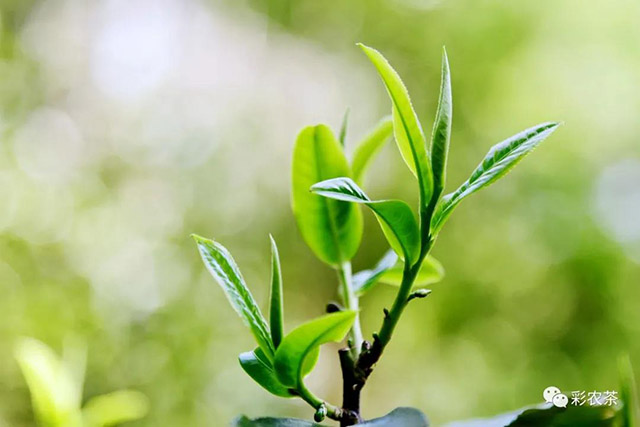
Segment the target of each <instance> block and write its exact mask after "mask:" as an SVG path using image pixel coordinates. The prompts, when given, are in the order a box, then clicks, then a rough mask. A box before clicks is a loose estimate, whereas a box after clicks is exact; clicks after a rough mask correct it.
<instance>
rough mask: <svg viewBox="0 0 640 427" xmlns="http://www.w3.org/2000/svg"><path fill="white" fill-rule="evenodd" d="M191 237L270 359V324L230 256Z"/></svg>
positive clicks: (209, 242) (221, 248)
mask: <svg viewBox="0 0 640 427" xmlns="http://www.w3.org/2000/svg"><path fill="white" fill-rule="evenodd" d="M193 238H194V239H195V241H196V244H197V245H198V250H199V251H200V256H201V257H202V261H204V265H205V266H206V267H207V270H209V273H211V275H212V276H213V278H214V279H215V280H216V282H218V284H219V285H220V287H222V290H223V291H224V293H225V295H226V296H227V299H228V300H229V302H230V303H231V306H232V307H233V309H234V310H235V311H236V312H237V313H238V314H239V315H240V317H241V318H242V320H244V322H245V324H246V325H247V326H249V329H250V330H251V333H252V334H253V336H254V337H255V339H256V341H257V343H258V345H259V346H260V348H261V349H262V350H263V351H264V353H265V354H266V355H267V357H269V358H270V359H272V358H273V354H274V353H275V348H274V345H273V342H272V341H271V333H270V331H269V326H268V325H267V321H266V320H265V318H264V317H263V316H262V313H261V311H260V307H258V304H257V303H256V301H255V299H254V298H253V295H251V292H250V291H249V288H248V287H247V284H246V283H245V281H244V278H243V277H242V274H241V273H240V269H239V268H238V265H237V264H236V262H235V261H234V259H233V257H232V256H231V254H230V253H229V251H228V250H227V249H226V248H225V247H224V246H222V245H221V244H219V243H217V242H214V241H213V240H209V239H205V238H204V237H200V236H195V235H194V236H193Z"/></svg>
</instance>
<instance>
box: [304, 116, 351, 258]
mask: <svg viewBox="0 0 640 427" xmlns="http://www.w3.org/2000/svg"><path fill="white" fill-rule="evenodd" d="M350 174H351V170H350V168H349V164H348V163H347V159H346V158H345V156H344V153H343V152H342V148H341V147H340V143H339V142H338V141H337V140H336V138H335V137H334V136H333V133H332V132H331V130H330V129H329V128H328V127H327V126H324V125H318V126H311V127H307V128H305V129H303V130H302V132H300V134H299V135H298V139H297V140H296V144H295V148H294V150H293V166H292V191H291V196H292V207H293V213H294V215H295V217H296V221H297V223H298V228H299V229H300V233H301V234H302V237H303V238H304V240H305V242H306V243H307V245H309V247H310V248H311V249H312V250H313V252H314V253H315V254H316V256H317V257H318V258H320V259H321V260H322V261H324V262H326V263H327V264H330V265H338V264H340V263H342V262H344V261H348V260H350V259H351V258H352V257H353V256H354V255H355V253H356V252H357V250H358V247H359V246H360V239H361V238H362V213H361V212H360V209H358V207H357V206H354V205H352V204H350V203H345V202H341V201H336V200H328V199H323V198H321V197H316V196H315V195H313V194H311V193H309V187H311V186H312V185H313V184H315V183H316V182H318V181H322V180H325V179H329V178H335V177H338V176H349V175H350Z"/></svg>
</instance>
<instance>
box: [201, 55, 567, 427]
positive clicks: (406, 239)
mask: <svg viewBox="0 0 640 427" xmlns="http://www.w3.org/2000/svg"><path fill="white" fill-rule="evenodd" d="M360 47H361V48H362V50H363V51H364V53H365V54H366V55H367V57H368V58H369V59H370V61H371V62H372V63H373V65H374V67H375V68H376V70H377V72H378V74H379V75H380V77H381V79H382V82H383V83H384V86H385V88H386V89H387V93H388V94H389V98H390V100H391V111H390V112H391V116H390V117H386V118H384V119H382V120H381V121H380V122H379V123H378V125H377V126H376V127H375V128H374V129H373V130H372V131H371V132H370V133H368V134H367V135H366V136H365V138H364V139H363V140H362V141H361V142H360V143H359V144H358V145H357V148H356V149H355V151H354V155H353V158H352V160H351V162H349V161H348V159H347V156H346V154H345V145H348V144H347V142H346V135H347V121H348V111H347V114H345V116H344V119H343V121H342V126H341V129H340V133H339V138H338V139H337V138H336V137H335V136H334V134H333V132H332V131H331V129H329V127H328V126H326V125H316V126H309V127H306V128H304V129H303V130H302V131H301V132H300V134H299V135H298V138H297V139H296V142H295V146H294V150H293V161H292V183H291V184H292V187H291V200H292V208H293V213H294V216H295V218H296V222H297V224H298V228H299V229H300V233H301V234H302V237H303V238H304V240H305V242H306V243H307V245H308V246H309V248H310V249H311V250H312V251H313V252H314V253H315V255H316V256H317V257H318V258H319V259H320V260H321V261H323V262H324V263H326V264H328V265H329V266H330V267H331V268H333V269H335V271H336V273H337V277H338V283H339V287H338V295H339V297H340V298H341V303H342V306H343V307H344V308H342V307H340V306H339V305H337V304H333V303H332V304H330V305H329V306H328V307H327V311H329V312H330V313H331V314H327V315H325V316H322V317H318V318H316V319H314V320H310V321H308V322H306V323H304V324H302V325H301V326H298V327H297V328H295V329H294V330H293V331H292V332H290V333H289V334H287V335H285V334H284V326H283V323H284V321H283V319H284V315H283V302H282V272H281V266H280V260H279V257H278V251H277V247H276V244H275V241H274V240H273V238H272V239H271V244H272V254H271V297H270V308H269V313H270V316H269V318H270V325H267V323H266V321H265V320H264V318H263V317H262V315H261V314H260V309H259V308H258V306H257V304H256V302H255V301H254V300H253V297H252V296H251V293H250V292H249V289H248V287H247V285H246V284H245V283H244V279H242V276H241V274H240V271H239V269H238V267H237V266H236V264H235V262H234V261H233V258H232V257H231V255H230V254H229V252H228V251H227V250H226V249H225V248H224V247H222V246H221V245H219V244H218V243H215V242H213V241H210V240H207V239H203V238H200V237H196V241H197V243H198V247H199V249H200V253H201V255H202V259H203V261H204V262H205V264H206V265H207V268H208V269H209V271H210V272H211V274H212V275H213V276H214V278H215V279H216V280H217V281H218V283H220V285H221V286H222V288H223V290H224V291H225V293H226V294H227V297H228V298H229V301H230V302H231V304H232V306H233V307H234V309H235V310H236V311H237V312H238V313H239V314H240V315H241V317H242V318H243V319H244V320H245V322H246V323H247V324H248V325H249V326H250V328H251V331H252V332H253V334H254V336H255V338H256V341H257V343H258V346H259V347H258V348H257V349H255V350H253V351H249V352H246V353H242V354H241V355H240V357H239V361H240V365H241V366H242V368H243V369H244V370H245V372H246V373H247V374H248V375H249V376H250V377H251V378H253V379H254V380H255V381H256V382H257V383H258V384H260V385H261V386H262V387H263V388H265V389H266V390H267V391H269V392H271V393H272V394H274V395H277V396H281V397H292V396H298V397H300V398H302V399H304V400H305V401H306V402H307V403H309V404H310V405H311V406H313V407H314V408H315V410H316V412H315V419H316V420H317V421H321V420H322V419H323V418H324V417H325V416H327V417H329V418H331V419H333V420H337V421H340V424H341V426H349V425H353V424H356V423H359V422H360V421H361V420H362V419H361V415H360V392H361V390H362V388H363V387H364V385H365V384H366V382H367V379H368V378H369V375H370V374H371V372H372V371H373V369H374V367H375V366H376V364H377V362H378V361H379V359H380V357H381V356H382V353H383V351H384V349H385V347H386V346H387V345H388V344H389V342H390V340H391V338H392V336H393V333H394V330H395V327H396V325H397V324H398V321H399V319H400V316H401V315H402V313H403V311H404V309H405V307H406V306H407V304H408V303H409V302H410V301H413V300H418V299H421V298H424V297H426V296H427V295H429V294H430V293H431V290H429V289H424V288H421V287H423V286H428V285H431V284H434V283H437V282H439V281H441V280H442V279H443V277H444V268H443V267H442V265H441V264H440V262H438V261H437V260H436V259H435V258H433V257H432V256H431V255H430V254H429V252H430V250H431V248H432V246H433V244H434V243H435V240H436V237H437V235H438V233H439V232H440V230H441V229H442V226H443V225H444V223H445V222H446V220H447V219H448V218H449V216H450V215H451V213H452V212H453V210H454V208H455V207H456V206H457V205H458V204H459V203H460V202H461V201H462V200H463V199H464V198H466V197H467V196H469V195H471V194H473V193H474V192H476V191H478V190H480V189H482V188H484V187H486V186H488V185H490V184H491V183H492V182H495V181H496V180H498V179H499V178H501V177H502V176H504V175H505V174H506V173H507V172H508V171H509V170H510V169H511V168H513V166H515V165H516V163H517V162H519V161H520V160H521V159H522V158H523V157H524V156H525V155H527V154H528V153H529V152H531V151H532V150H533V149H534V148H535V147H536V146H537V145H539V144H540V143H541V142H542V141H543V140H544V139H546V138H547V137H548V136H549V135H550V134H551V133H552V132H553V131H555V130H556V128H557V127H558V124H557V123H543V124H540V125H538V126H535V127H533V128H530V129H527V130H525V131H523V132H521V133H519V134H516V135H514V136H513V137H511V138H508V139H507V140H505V141H504V142H501V143H499V144H497V145H496V146H494V147H493V148H492V149H491V150H490V151H489V153H488V154H487V156H486V157H485V159H484V160H483V161H482V162H481V163H480V165H479V166H478V167H477V168H476V169H475V170H474V171H473V173H472V174H471V177H470V178H469V179H468V180H467V181H466V182H465V183H463V184H462V185H461V186H460V187H459V188H458V189H457V190H456V191H454V192H453V193H450V194H448V195H446V196H444V197H442V194H443V192H444V187H445V183H446V169H447V157H448V152H449V143H450V139H451V126H452V119H453V100H452V95H451V93H452V92H451V75H450V70H449V61H448V58H447V54H446V52H445V51H444V50H443V53H442V78H441V82H440V97H439V101H438V109H437V112H436V116H435V120H434V123H433V131H432V135H431V139H430V143H429V146H428V147H427V141H426V138H425V136H424V133H423V131H422V125H421V124H420V121H419V119H418V116H417V114H416V112H415V111H414V109H413V106H412V104H411V100H410V98H409V93H408V91H407V89H406V87H405V85H404V84H403V83H402V80H401V79H400V76H399V74H398V73H397V72H396V71H395V70H394V69H393V67H391V65H390V64H389V62H388V61H387V60H386V59H385V58H384V57H383V56H382V54H381V53H380V52H378V51H377V50H375V49H372V48H370V47H367V46H364V45H360ZM392 134H393V135H394V136H395V140H396V143H397V146H398V149H399V151H400V155H401V156H402V158H403V159H404V161H405V163H406V164H407V166H408V168H409V169H410V170H411V172H412V173H413V174H414V175H415V176H416V177H417V179H418V190H419V191H418V198H419V203H418V206H417V209H416V210H417V213H418V219H419V220H418V221H416V215H415V213H414V211H413V210H412V208H411V207H410V206H409V205H408V204H407V203H405V202H404V201H401V200H379V201H377V200H371V199H370V198H369V196H367V194H366V193H365V191H364V190H363V189H362V188H361V187H360V185H361V184H362V182H363V175H364V172H365V170H366V169H367V167H368V166H369V165H370V164H371V161H372V159H373V158H374V156H375V155H376V153H378V152H379V151H380V148H381V147H382V146H383V144H384V143H385V142H386V141H387V140H388V139H389V137H390V136H391V135H392ZM360 205H364V206H366V207H367V208H369V209H370V210H371V211H372V212H373V213H374V214H375V216H376V219H377V220H378V222H379V224H380V228H381V229H382V232H383V233H384V235H385V237H386V238H387V241H388V242H389V246H390V247H391V249H390V250H389V251H388V252H387V253H386V254H385V255H384V256H383V257H382V259H381V260H380V261H379V262H378V263H377V264H376V265H375V266H374V267H372V268H371V269H365V270H362V271H360V272H358V273H356V274H354V275H352V272H351V269H352V267H351V259H352V258H353V257H354V256H355V254H356V252H357V251H358V248H359V246H360V242H361V237H362V231H363V225H362V217H361V215H362V214H361V212H360ZM377 283H387V284H390V285H393V286H397V287H398V290H397V294H396V297H395V299H394V301H393V303H392V305H391V306H390V308H389V309H386V308H385V309H384V317H383V320H382V325H381V326H380V328H379V329H377V332H376V333H375V334H373V336H372V338H371V339H370V340H366V339H365V337H364V336H363V334H362V331H361V327H360V320H359V315H358V312H359V310H360V308H359V307H360V305H359V304H360V303H359V298H360V297H361V296H363V295H364V294H365V293H367V292H370V291H371V290H372V289H373V288H374V287H375V285H376V284H377ZM416 288H421V289H416ZM347 335H348V340H347V344H346V347H345V348H343V349H341V350H340V351H339V359H340V366H341V369H342V381H343V392H344V397H343V403H342V407H339V406H336V405H331V404H330V403H328V402H326V401H324V400H322V399H320V398H318V397H316V396H315V395H314V394H313V393H312V392H311V391H310V390H309V389H307V387H306V385H305V383H304V377H305V376H306V375H307V374H308V373H309V372H311V370H312V369H313V367H314V366H315V363H316V361H317V358H318V354H319V346H320V345H322V344H324V343H327V342H333V341H335V342H340V341H342V340H343V339H344V338H345V336H347ZM398 414H399V413H398ZM398 414H395V415H394V414H393V413H392V414H390V415H389V417H385V418H384V419H380V420H381V421H380V424H379V425H381V426H384V425H397V422H402V421H398V420H405V421H406V419H408V418H405V415H408V414H409V412H407V413H403V415H402V416H400V415H398ZM412 415H413V414H412ZM387 421H388V422H389V424H387ZM249 422H250V421H249ZM287 422H288V421H283V424H281V425H286V423H287ZM416 422H417V423H419V424H416V425H421V426H423V425H426V421H425V420H424V418H423V417H418V418H416ZM394 423H396V424H394ZM247 425H253V424H247ZM276 425H280V424H277V423H276ZM376 425H378V424H376Z"/></svg>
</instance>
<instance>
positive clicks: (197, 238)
mask: <svg viewBox="0 0 640 427" xmlns="http://www.w3.org/2000/svg"><path fill="white" fill-rule="evenodd" d="M189 237H191V238H192V239H193V240H194V241H195V242H196V243H205V242H206V241H207V240H208V239H207V238H205V237H202V236H200V235H198V234H196V233H191V234H190V235H189Z"/></svg>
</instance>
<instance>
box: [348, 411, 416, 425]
mask: <svg viewBox="0 0 640 427" xmlns="http://www.w3.org/2000/svg"><path fill="white" fill-rule="evenodd" d="M358 425H359V426H368V427H408V426H411V427H429V421H428V420H427V417H426V416H425V415H424V414H423V413H422V412H420V411H419V410H418V409H415V408H396V409H394V410H393V411H391V412H389V413H388V414H387V415H385V416H384V417H380V418H374V419H372V420H369V421H365V422H363V423H360V424H358Z"/></svg>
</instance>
